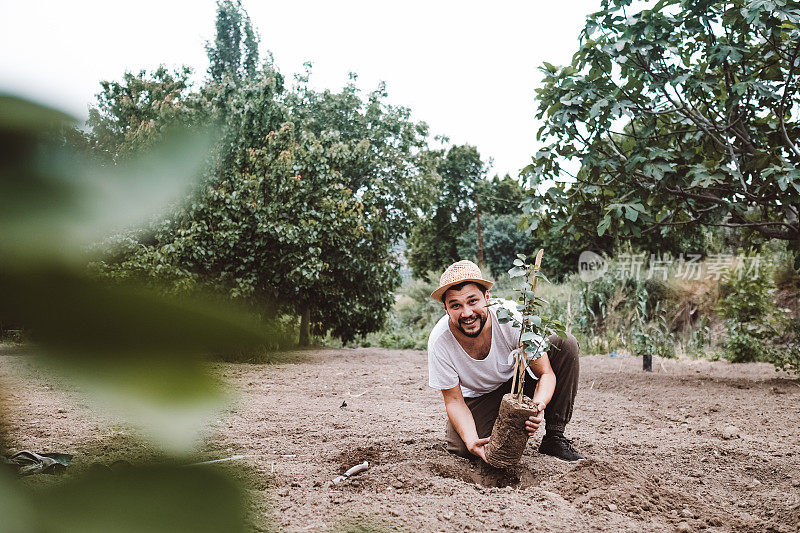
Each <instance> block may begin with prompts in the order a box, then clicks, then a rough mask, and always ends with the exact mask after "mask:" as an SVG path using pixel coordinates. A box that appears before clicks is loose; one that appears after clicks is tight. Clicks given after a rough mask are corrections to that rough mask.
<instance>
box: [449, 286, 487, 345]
mask: <svg viewBox="0 0 800 533" xmlns="http://www.w3.org/2000/svg"><path fill="white" fill-rule="evenodd" d="M444 309H445V311H446V312H447V315H448V316H449V317H450V323H451V324H453V326H454V327H455V328H456V329H458V330H459V331H460V332H461V333H463V334H464V335H466V336H467V337H477V336H478V335H480V334H481V331H483V326H484V325H486V320H487V319H488V318H489V311H488V308H487V307H486V295H485V294H484V293H483V292H482V291H481V289H480V288H479V287H478V286H477V285H475V284H473V283H470V284H468V285H464V287H462V288H461V289H460V290H453V289H450V290H448V291H447V292H445V293H444Z"/></svg>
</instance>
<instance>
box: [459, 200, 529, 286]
mask: <svg viewBox="0 0 800 533" xmlns="http://www.w3.org/2000/svg"><path fill="white" fill-rule="evenodd" d="M519 221H520V217H519V212H517V213H514V214H510V213H509V214H503V215H497V214H494V213H492V212H487V213H486V214H485V216H481V224H482V226H483V241H484V248H485V254H486V256H485V261H486V266H488V267H489V269H490V271H491V272H492V274H494V275H495V276H498V275H500V274H505V273H506V272H508V269H510V268H511V267H512V266H513V263H514V259H516V258H517V254H526V253H530V252H531V250H532V249H533V241H532V240H531V237H530V235H529V234H528V233H527V232H526V231H525V230H524V229H521V228H520V227H519ZM457 245H458V256H459V257H461V258H467V259H472V260H477V257H478V224H477V220H475V219H473V220H472V221H471V222H470V223H469V227H468V228H467V229H466V230H465V231H464V232H463V233H461V234H460V235H459V236H458V240H457Z"/></svg>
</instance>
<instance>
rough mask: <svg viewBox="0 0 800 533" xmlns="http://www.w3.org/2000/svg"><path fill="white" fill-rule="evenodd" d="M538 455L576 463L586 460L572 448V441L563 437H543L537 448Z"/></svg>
mask: <svg viewBox="0 0 800 533" xmlns="http://www.w3.org/2000/svg"><path fill="white" fill-rule="evenodd" d="M539 453H543V454H545V455H552V456H553V457H556V458H558V459H561V460H562V461H578V460H580V459H586V457H584V456H583V455H581V454H580V452H578V450H576V449H575V448H573V447H572V441H571V440H570V439H568V438H566V437H565V436H564V435H545V436H544V438H543V439H542V444H541V445H540V446H539Z"/></svg>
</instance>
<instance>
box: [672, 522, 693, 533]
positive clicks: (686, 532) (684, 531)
mask: <svg viewBox="0 0 800 533" xmlns="http://www.w3.org/2000/svg"><path fill="white" fill-rule="evenodd" d="M675 531H677V532H678V533H691V531H692V526H690V525H689V524H687V523H686V522H681V523H680V524H678V527H676V528H675Z"/></svg>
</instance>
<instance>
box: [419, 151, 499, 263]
mask: <svg viewBox="0 0 800 533" xmlns="http://www.w3.org/2000/svg"><path fill="white" fill-rule="evenodd" d="M436 171H437V173H438V174H439V176H440V177H441V181H440V182H439V188H438V191H437V193H436V194H435V195H434V198H433V203H432V206H431V208H430V210H429V211H428V212H427V213H425V216H424V217H423V218H422V219H421V220H420V221H419V223H418V224H417V225H415V226H414V228H413V229H412V231H411V235H410V237H409V239H408V247H409V250H408V263H409V266H411V268H412V269H413V270H414V273H415V274H416V275H418V276H421V277H424V276H426V275H427V273H428V272H436V271H441V270H444V268H446V267H447V266H448V265H450V264H451V263H454V262H456V261H458V260H459V259H461V257H459V252H458V237H459V235H460V234H461V233H463V232H464V231H466V230H467V228H468V227H469V224H470V221H471V220H473V219H474V218H475V188H476V187H477V186H478V184H479V183H480V181H481V180H482V179H483V178H484V176H485V175H486V165H485V164H484V162H483V161H482V160H481V155H480V153H478V149H477V148H475V147H474V146H470V145H468V144H465V145H460V146H453V147H451V148H450V149H449V150H447V152H446V153H441V154H439V161H438V163H437V165H436Z"/></svg>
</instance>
